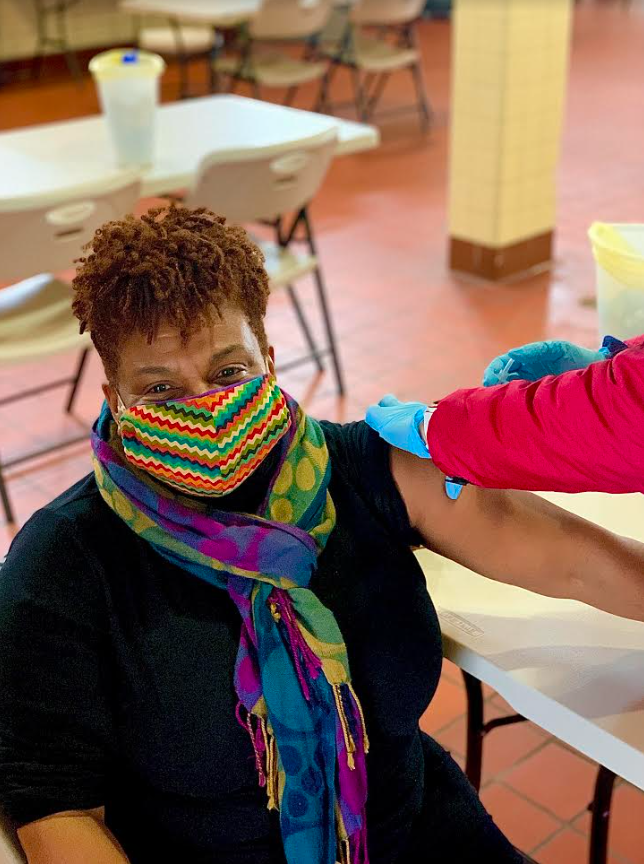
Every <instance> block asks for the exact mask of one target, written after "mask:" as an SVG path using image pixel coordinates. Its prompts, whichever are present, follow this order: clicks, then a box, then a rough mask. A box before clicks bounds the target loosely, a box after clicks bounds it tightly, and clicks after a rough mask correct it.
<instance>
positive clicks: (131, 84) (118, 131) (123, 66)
mask: <svg viewBox="0 0 644 864" xmlns="http://www.w3.org/2000/svg"><path fill="white" fill-rule="evenodd" d="M164 69H165V62H164V60H163V58H162V57H159V55H158V54H151V53H149V52H148V51H139V50H137V49H135V48H115V49H114V50H112V51H103V52H102V53H101V54H97V55H96V57H92V59H91V60H90V64H89V70H90V72H91V73H92V75H93V77H94V81H95V83H96V87H97V89H98V95H99V100H100V103H101V108H102V110H103V114H104V115H105V120H106V123H107V126H108V129H109V130H110V137H111V139H112V144H113V145H114V150H115V152H116V159H117V162H118V164H119V165H120V166H122V167H134V166H145V165H149V164H150V163H151V162H152V157H153V153H154V126H155V115H156V107H157V104H158V102H159V79H160V77H161V75H162V74H163V71H164Z"/></svg>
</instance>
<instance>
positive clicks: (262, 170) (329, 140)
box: [185, 129, 337, 223]
mask: <svg viewBox="0 0 644 864" xmlns="http://www.w3.org/2000/svg"><path fill="white" fill-rule="evenodd" d="M336 141H337V129H329V130H327V131H325V132H322V133H319V134H317V135H315V136H313V137H311V138H309V139H308V141H302V142H299V143H297V144H290V145H283V144H280V145H276V146H272V147H264V148H262V149H249V150H241V151H240V150H230V151H228V152H227V153H217V154H212V155H211V156H206V157H205V158H204V160H203V161H202V163H201V165H200V167H199V172H198V176H197V183H196V185H195V188H194V190H193V191H192V192H191V193H190V194H189V195H188V197H187V199H186V202H185V203H186V205H187V206H188V207H209V208H210V209H211V210H214V212H215V213H217V214H219V215H221V216H225V217H226V219H228V220H229V221H231V222H240V223H244V222H259V221H262V220H267V221H268V220H274V219H276V218H277V217H278V216H280V215H282V214H285V213H289V212H292V211H294V210H300V209H301V208H302V207H304V206H306V205H307V204H308V203H309V202H310V201H311V199H312V198H313V197H314V196H315V194H316V192H317V191H318V189H319V188H320V186H321V185H322V181H323V180H324V176H325V174H326V172H327V169H328V167H329V163H330V162H331V159H332V157H333V153H334V151H335V147H336Z"/></svg>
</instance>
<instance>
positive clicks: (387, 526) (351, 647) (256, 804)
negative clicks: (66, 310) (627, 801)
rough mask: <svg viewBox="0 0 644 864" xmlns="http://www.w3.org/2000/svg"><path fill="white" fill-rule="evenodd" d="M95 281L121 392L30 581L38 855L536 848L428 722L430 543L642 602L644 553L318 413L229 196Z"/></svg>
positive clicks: (21, 801)
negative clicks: (275, 335)
mask: <svg viewBox="0 0 644 864" xmlns="http://www.w3.org/2000/svg"><path fill="white" fill-rule="evenodd" d="M75 290H76V297H75V303H74V308H75V311H76V314H77V316H78V318H79V320H80V322H81V329H83V330H85V329H88V330H89V331H90V332H91V334H92V338H93V341H94V344H95V345H96V348H97V350H98V352H99V354H100V356H101V358H102V360H103V363H104V366H105V372H106V376H107V382H108V383H107V384H105V386H104V393H105V398H106V404H105V406H104V408H103V411H102V413H101V416H100V418H99V420H98V422H97V425H96V427H95V431H94V436H93V441H92V446H93V454H94V472H93V474H92V475H90V476H89V477H87V478H85V479H84V480H82V481H81V482H80V483H77V484H76V485H75V486H73V487H72V488H71V489H70V490H68V491H67V492H66V493H64V494H63V495H62V496H61V497H60V498H58V499H56V500H55V501H54V502H52V503H51V504H49V505H48V506H47V507H45V508H44V509H43V510H41V511H39V512H38V513H36V514H35V515H34V517H33V518H32V519H31V520H30V521H29V523H27V525H26V526H25V527H24V528H23V530H22V531H21V533H20V534H19V535H18V537H17V538H16V540H15V542H14V544H13V546H12V549H11V551H10V553H9V557H8V559H7V562H6V565H5V567H4V568H3V571H2V579H1V580H0V654H1V656H2V658H3V659H2V664H0V806H2V808H3V809H4V811H5V812H6V813H7V814H8V815H9V816H10V817H11V818H12V819H13V820H14V821H15V823H16V824H17V825H18V827H19V837H20V840H21V842H22V844H23V847H24V849H25V852H26V855H27V858H28V860H29V864H44V862H57V861H65V862H66V864H81V862H82V864H87V862H89V861H91V862H92V864H123V862H127V861H130V862H133V864H138V862H160V861H161V862H165V861H168V862H170V861H172V862H179V861H180V862H184V861H185V862H212V864H214V862H217V864H240V862H243V864H250V862H253V864H273V862H284V861H288V864H333V862H335V861H336V860H341V861H344V862H349V861H351V862H353V864H362V862H367V861H371V864H378V862H382V864H384V862H397V861H401V862H403V861H404V862H405V864H415V862H418V864H420V862H421V861H422V862H424V861H425V860H426V858H427V855H428V854H429V853H430V852H431V857H432V860H434V861H436V862H440V861H445V862H454V861H458V862H459V864H469V862H472V864H473V862H490V864H492V862H494V864H506V862H507V864H518V862H520V861H521V860H522V857H521V856H520V855H519V854H518V853H517V852H516V851H515V850H514V849H513V848H512V846H511V845H510V844H509V843H508V841H507V840H506V839H505V838H504V837H503V835H502V834H501V833H500V832H499V831H498V829H497V828H496V826H495V825H494V823H493V822H492V821H491V819H490V818H489V816H488V815H487V814H486V812H485V811H484V810H483V808H482V806H481V804H480V802H479V801H478V798H477V797H476V795H475V793H474V791H473V790H472V788H471V787H470V786H469V784H468V783H467V781H466V780H465V778H464V776H463V774H462V773H461V771H460V769H459V768H458V767H457V766H456V765H455V763H454V762H453V761H452V760H451V758H450V757H449V756H448V754H446V753H445V752H444V751H442V750H441V748H439V747H438V746H437V745H436V744H435V743H434V742H433V741H431V739H429V738H428V737H427V736H421V734H420V732H419V728H418V721H419V718H420V716H421V715H422V713H423V712H424V710H425V708H426V706H427V704H428V703H429V701H430V699H431V697H432V695H433V693H434V690H435V688H436V685H437V682H438V678H439V675H440V664H441V639H440V631H439V628H438V622H437V618H436V614H435V612H434V609H433V607H432V605H431V601H430V599H429V597H428V596H427V592H426V590H425V585H424V580H423V578H422V574H421V572H420V569H419V567H418V565H417V564H416V561H415V559H414V556H413V554H412V552H411V551H410V547H411V546H412V545H413V544H418V543H421V542H424V543H426V544H427V545H431V546H432V548H434V549H436V550H437V551H439V552H441V553H442V554H444V555H447V556H449V557H451V558H454V559H455V560H458V561H460V562H462V563H464V564H466V565H468V566H470V567H473V568H475V569H477V570H479V571H480V572H482V573H485V574H487V575H488V576H490V577H492V578H496V579H500V580H504V581H510V582H513V583H515V584H519V585H524V586H526V587H529V588H533V589H534V590H540V591H544V592H546V593H550V594H553V595H556V596H562V597H577V598H579V599H583V600H586V601H588V602H593V603H596V604H598V605H601V606H603V607H604V608H607V609H610V610H611V611H614V612H617V613H621V614H626V615H631V616H633V617H637V618H640V619H641V618H644V578H642V572H643V569H644V548H643V547H642V546H641V545H639V544H635V543H632V542H628V541H624V540H621V539H619V538H617V537H615V536H613V535H611V534H609V533H607V532H604V531H601V530H600V529H599V528H596V527H594V526H592V525H589V524H588V523H585V522H583V521H582V520H579V519H577V518H576V517H574V516H572V515H571V514H568V513H564V512H562V511H559V510H558V509H557V508H554V507H552V506H551V505H549V504H547V503H546V502H544V501H542V500H540V499H537V498H533V497H532V496H529V495H523V494H520V493H519V494H509V493H494V492H492V493H490V492H482V491H479V490H476V489H474V488H472V489H468V490H467V491H466V493H465V494H464V495H463V496H462V498H461V500H460V501H459V502H458V504H457V505H456V507H454V505H453V504H451V502H448V501H447V499H445V498H444V496H443V494H442V489H441V487H442V482H443V478H442V476H441V475H440V474H439V472H438V471H437V470H436V469H435V467H434V466H433V465H432V463H431V462H428V461H426V462H421V461H420V460H418V459H415V458H414V457H412V456H410V455H409V454H406V453H404V452H402V451H400V450H390V449H389V448H388V446H387V445H386V444H385V443H384V442H383V441H382V440H381V439H380V438H379V437H378V436H377V435H376V434H375V433H373V432H372V431H371V430H370V429H369V428H368V427H367V426H366V424H364V423H354V424H350V425H347V426H339V425H335V424H332V423H327V422H322V423H317V422H316V421H314V420H312V419H311V418H308V417H307V416H306V415H305V414H304V412H303V411H302V409H301V408H300V407H299V406H298V405H297V403H295V402H294V401H293V400H292V399H291V398H290V397H288V396H286V394H284V393H283V392H282V391H281V390H280V388H279V386H278V385H277V382H276V381H275V378H274V372H275V367H274V355H273V351H272V349H271V348H270V347H269V345H268V341H267V338H266V333H265V330H264V315H265V312H266V302H267V297H268V282H267V277H266V273H265V271H264V268H263V260H262V256H261V253H260V252H259V250H258V249H257V248H256V247H255V246H254V245H253V244H252V243H251V241H250V240H249V238H248V236H247V235H246V234H245V232H244V231H243V230H242V229H241V228H236V227H228V226H226V225H225V224H224V220H222V219H220V218H218V217H216V216H215V215H214V214H211V213H209V212H208V211H206V210H203V209H200V210H195V211H190V210H181V209H171V210H169V211H167V212H166V211H159V210H156V211H151V212H150V213H149V214H148V215H147V216H146V217H144V218H143V219H142V220H141V221H137V220H135V219H133V218H128V219H126V220H124V221H122V222H112V223H109V224H107V225H105V226H104V227H103V228H102V229H101V230H100V231H99V232H98V233H97V235H96V237H95V239H94V242H93V246H92V249H91V252H90V254H89V255H88V257H87V258H86V259H85V260H84V261H83V262H82V263H81V266H80V268H79V270H78V274H77V277H76V279H75ZM455 510H458V515H457V517H455V515H454V513H455ZM463 525H465V526H467V527H466V530H463V527H462V526H463ZM607 584H610V585H611V590H610V591H606V590H605V586H606V585H607ZM367 782H368V785H367Z"/></svg>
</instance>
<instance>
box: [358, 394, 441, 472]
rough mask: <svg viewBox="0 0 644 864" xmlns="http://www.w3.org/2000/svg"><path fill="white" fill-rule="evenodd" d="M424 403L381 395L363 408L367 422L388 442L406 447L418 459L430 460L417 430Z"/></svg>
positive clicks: (400, 448) (423, 412) (400, 447)
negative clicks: (401, 400)
mask: <svg viewBox="0 0 644 864" xmlns="http://www.w3.org/2000/svg"><path fill="white" fill-rule="evenodd" d="M426 410H427V405H424V404H423V403H422V402H399V401H398V399H396V397H395V396H392V395H391V394H389V395H388V396H383V397H382V399H381V400H380V402H378V404H377V405H371V406H370V407H369V408H368V409H367V416H366V418H365V419H366V421H367V425H368V426H371V428H372V429H373V430H374V431H376V432H377V433H378V435H380V437H381V438H384V440H385V441H386V442H387V443H388V444H392V445H393V446H394V447H397V448H398V449H399V450H406V451H407V452H408V453H413V454H414V455H415V456H420V458H421V459H430V458H431V457H430V455H429V451H428V449H427V444H425V442H424V440H423V438H422V436H421V434H420V430H419V428H418V427H419V426H420V424H421V423H422V422H423V418H424V417H425V411H426Z"/></svg>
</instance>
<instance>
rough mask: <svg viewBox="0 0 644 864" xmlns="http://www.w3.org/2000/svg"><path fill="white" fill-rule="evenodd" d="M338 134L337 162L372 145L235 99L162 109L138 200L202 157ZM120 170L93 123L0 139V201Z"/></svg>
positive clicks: (315, 119) (326, 124)
mask: <svg viewBox="0 0 644 864" xmlns="http://www.w3.org/2000/svg"><path fill="white" fill-rule="evenodd" d="M331 128H335V129H337V130H338V145H337V151H336V152H337V155H339V156H341V155H346V154H351V153H360V152H362V151H364V150H370V149H372V148H374V147H376V146H377V145H378V144H379V142H380V136H379V133H378V130H377V129H376V128H375V127H373V126H367V125H365V124H362V123H352V122H349V121H346V120H338V119H336V118H335V117H327V116H325V115H322V114H314V113H312V112H310V111H300V110H297V109H295V108H285V107H284V106H282V105H273V104H270V103H268V102H259V101H256V100H254V99H246V98H243V97H241V96H228V95H220V96H204V97H201V98H198V99H186V100H184V101H181V102H174V103H171V104H169V105H162V106H160V107H159V109H158V116H157V141H156V151H155V156H154V161H153V163H152V165H151V166H150V167H149V168H146V169H145V170H144V171H143V172H142V184H143V185H142V192H143V194H144V195H164V194H167V193H169V192H173V191H176V190H177V189H181V188H184V187H187V186H189V185H190V184H191V183H192V181H193V180H194V179H195V176H196V172H197V169H198V167H199V163H200V162H201V160H202V159H203V157H204V156H206V155H208V154H209V153H215V152H222V151H227V150H236V149H240V148H248V147H266V146H271V145H279V144H288V143H293V144H294V145H297V144H298V143H303V142H305V141H307V140H308V139H309V138H312V137H314V136H316V135H318V134H319V133H320V132H323V131H325V130H327V129H331ZM121 173H122V169H120V168H118V167H117V166H116V163H115V160H114V156H113V152H112V147H111V144H110V141H109V137H108V130H107V128H106V125H105V119H104V118H103V117H102V116H100V115H98V116H95V117H87V118H83V119H80V120H68V121H65V122H63V123H49V124H44V125H39V126H29V127H27V128H24V129H15V130H11V131H8V132H1V133H0V199H2V198H5V199H6V198H13V197H21V198H27V199H28V198H34V199H38V198H40V197H41V196H42V195H47V194H50V193H51V194H55V193H56V192H57V191H59V190H62V189H69V188H70V186H74V187H78V189H79V191H81V192H82V189H83V187H84V186H86V185H89V184H92V183H94V182H96V181H97V180H99V179H106V178H108V177H110V176H113V177H117V176H118V175H119V174H121Z"/></svg>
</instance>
